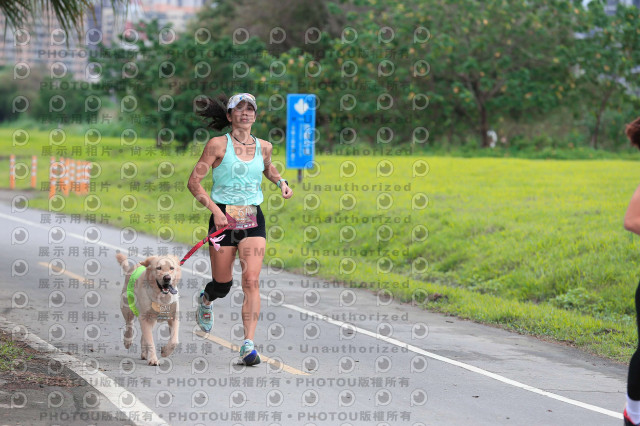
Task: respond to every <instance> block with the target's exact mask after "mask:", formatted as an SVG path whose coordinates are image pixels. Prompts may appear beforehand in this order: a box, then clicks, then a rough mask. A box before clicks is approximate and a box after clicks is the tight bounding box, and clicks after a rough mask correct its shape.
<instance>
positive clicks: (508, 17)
mask: <svg viewBox="0 0 640 426" xmlns="http://www.w3.org/2000/svg"><path fill="white" fill-rule="evenodd" d="M423 7H424V13H426V14H427V15H428V18H429V19H428V25H427V26H428V27H429V29H430V31H431V33H432V34H433V41H432V43H431V44H430V47H431V48H430V51H429V53H428V55H427V57H428V60H429V63H430V64H431V67H432V73H433V74H434V77H433V78H434V80H436V81H437V82H438V83H439V85H438V87H439V88H440V89H441V90H447V91H448V92H449V94H450V95H449V97H448V98H449V99H448V100H450V101H451V103H453V104H457V105H458V106H459V107H458V111H459V112H460V113H461V114H463V115H464V116H466V117H467V120H468V121H469V122H472V123H475V125H474V127H475V131H476V132H477V133H478V135H479V137H480V140H481V146H482V147H488V146H489V138H488V135H487V132H488V131H489V130H490V128H491V125H492V123H494V122H495V120H496V119H497V118H498V117H500V116H505V115H514V114H515V115H522V114H528V113H529V112H532V113H534V114H539V113H544V112H548V111H550V110H551V109H552V108H554V107H555V106H557V105H558V104H559V102H560V100H561V99H562V96H563V95H562V92H563V90H565V89H566V86H567V84H568V82H569V80H570V74H569V64H568V63H566V62H563V58H564V57H565V55H563V54H562V53H563V49H565V47H564V46H567V45H571V43H572V38H573V33H572V25H571V23H572V22H573V20H574V19H575V16H576V14H577V13H579V9H576V8H573V7H572V6H571V4H570V3H569V2H568V1H566V0H531V1H525V0H517V1H507V0H486V1H477V0H457V1H447V2H429V4H428V7H427V5H425V6H423Z"/></svg>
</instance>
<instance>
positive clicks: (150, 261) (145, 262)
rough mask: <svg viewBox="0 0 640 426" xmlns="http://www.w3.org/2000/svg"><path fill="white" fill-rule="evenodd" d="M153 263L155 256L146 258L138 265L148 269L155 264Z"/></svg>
mask: <svg viewBox="0 0 640 426" xmlns="http://www.w3.org/2000/svg"><path fill="white" fill-rule="evenodd" d="M155 262H156V257H155V256H151V257H147V258H146V259H145V260H143V261H142V262H140V264H141V265H142V266H144V267H146V268H148V267H149V266H151V265H153V264H155Z"/></svg>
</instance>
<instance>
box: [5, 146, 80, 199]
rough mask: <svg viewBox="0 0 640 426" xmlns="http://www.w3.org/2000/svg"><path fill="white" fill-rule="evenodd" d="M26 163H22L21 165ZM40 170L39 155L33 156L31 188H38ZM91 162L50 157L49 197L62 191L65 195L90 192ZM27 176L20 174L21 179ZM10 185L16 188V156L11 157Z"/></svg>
mask: <svg viewBox="0 0 640 426" xmlns="http://www.w3.org/2000/svg"><path fill="white" fill-rule="evenodd" d="M23 165H24V164H22V163H20V166H23ZM37 171H38V157H37V156H36V155H33V156H31V180H30V186H31V188H36V185H37V180H38V176H37ZM90 173H91V162H89V161H80V160H73V159H71V158H64V157H60V160H59V161H56V159H55V157H51V158H50V159H49V198H52V197H53V196H54V195H56V192H60V193H61V194H62V195H64V196H65V197H66V196H68V195H69V193H70V192H73V193H74V194H76V195H85V194H88V193H89V190H90V183H91V174H90ZM23 178H26V175H25V176H20V179H23ZM9 187H10V188H11V189H15V188H16V156H15V155H14V154H11V155H10V157H9Z"/></svg>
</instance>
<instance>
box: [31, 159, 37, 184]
mask: <svg viewBox="0 0 640 426" xmlns="http://www.w3.org/2000/svg"><path fill="white" fill-rule="evenodd" d="M37 170H38V157H36V156H35V155H32V156H31V188H35V187H36V171H37Z"/></svg>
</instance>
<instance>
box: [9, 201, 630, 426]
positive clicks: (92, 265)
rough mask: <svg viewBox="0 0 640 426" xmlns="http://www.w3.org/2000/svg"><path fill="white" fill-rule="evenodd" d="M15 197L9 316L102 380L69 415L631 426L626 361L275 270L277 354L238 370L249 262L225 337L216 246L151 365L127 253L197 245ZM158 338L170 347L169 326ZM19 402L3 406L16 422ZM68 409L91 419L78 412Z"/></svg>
mask: <svg viewBox="0 0 640 426" xmlns="http://www.w3.org/2000/svg"><path fill="white" fill-rule="evenodd" d="M4 198H5V202H2V203H0V219H1V221H2V223H3V226H2V227H0V241H1V242H2V243H1V244H2V253H3V256H1V257H0V270H2V271H3V273H2V283H1V286H0V317H1V319H0V326H3V327H4V328H5V329H7V327H8V328H9V329H11V330H13V332H14V334H15V335H16V336H22V337H25V336H27V337H28V338H30V339H31V340H32V343H33V342H36V343H37V342H39V343H40V344H42V345H44V342H48V344H50V345H53V346H55V347H56V348H58V349H60V350H61V352H60V353H58V354H57V355H56V354H52V356H57V357H58V359H59V360H60V362H63V363H64V364H65V365H67V366H68V368H70V369H73V371H75V372H76V373H77V374H79V375H80V376H81V377H83V378H84V379H85V380H87V381H88V382H89V383H90V384H91V385H92V386H93V387H94V388H95V389H93V388H91V392H93V393H91V395H90V396H91V398H93V399H92V400H91V403H85V404H82V403H79V404H75V405H73V407H75V408H72V409H71V408H70V410H82V411H84V412H87V413H90V412H97V411H100V412H111V413H119V414H120V415H121V417H122V418H126V417H128V418H130V419H131V421H130V422H128V424H162V423H165V422H166V423H168V424H172V425H181V424H185V425H187V424H188V425H197V424H237V425H259V424H265V425H293V424H296V425H298V424H299V425H307V424H308V425H348V424H349V425H371V424H380V425H383V424H389V425H420V424H424V425H471V424H472V425H502V424H504V425H569V424H572V425H573V424H576V425H577V424H579V425H598V426H602V425H620V424H621V423H622V420H621V419H622V415H621V412H622V409H623V407H624V398H625V396H624V395H625V393H624V391H625V387H626V367H625V366H623V365H619V364H615V363H612V362H609V361H606V360H603V359H600V358H595V357H592V356H589V355H586V354H584V353H582V352H580V351H577V350H575V349H573V348H570V347H566V346H562V345H558V344H552V343H547V342H542V341H540V340H538V339H535V338H530V337H526V336H521V335H518V334H514V333H510V332H507V331H504V330H500V329H496V328H493V327H486V326H481V325H478V324H475V323H471V322H468V321H463V320H458V319H455V318H452V317H447V316H444V315H440V314H435V313H430V312H426V311H423V310H421V309H419V308H417V307H413V306H411V305H408V304H401V303H398V302H396V301H394V300H393V299H392V298H390V297H389V295H388V294H385V293H383V294H379V295H376V294H374V293H372V292H370V291H367V290H361V289H355V288H354V289H351V288H344V287H342V286H339V285H336V284H333V283H330V282H325V281H323V280H320V279H317V278H315V277H312V276H311V277H307V276H300V275H293V274H289V273H286V272H283V271H280V270H278V269H277V268H275V267H269V266H267V265H265V267H264V268H263V271H262V274H261V295H262V319H261V321H260V322H259V324H258V329H257V333H256V339H255V341H256V344H257V345H258V347H259V348H261V353H262V355H263V356H264V357H266V358H267V360H265V362H263V363H262V364H260V365H258V366H255V367H244V366H240V365H237V362H238V357H237V347H236V345H238V344H240V342H241V338H242V326H241V320H240V318H239V313H240V305H241V303H242V292H241V290H240V288H239V272H240V269H239V265H238V267H237V268H236V269H235V275H234V281H235V282H234V287H233V288H232V290H231V293H230V295H229V296H228V297H227V298H226V299H223V300H218V301H216V302H215V310H214V313H215V321H216V322H215V326H214V330H213V332H212V334H211V335H209V336H205V335H202V333H199V332H198V329H197V326H196V324H195V321H194V307H195V303H194V300H195V297H196V296H197V294H198V292H199V291H200V289H201V288H202V286H203V285H204V283H206V282H207V281H208V280H209V276H210V269H209V261H208V253H207V252H206V250H205V249H201V250H200V251H199V252H198V253H196V254H195V255H194V257H192V258H191V259H190V260H189V261H188V262H187V263H186V264H185V266H184V267H183V279H182V283H181V285H180V287H179V294H180V303H181V305H180V310H181V319H182V321H181V324H180V346H179V348H178V350H177V351H176V352H175V353H174V354H173V355H171V356H170V357H168V358H161V363H160V365H159V366H157V367H152V366H148V365H146V362H145V361H142V360H140V359H139V354H140V351H139V337H138V336H139V334H138V335H137V336H136V339H135V340H134V343H136V344H134V346H133V347H132V348H130V350H126V349H125V348H124V347H123V344H122V331H123V325H124V321H123V320H122V318H121V314H120V309H119V296H120V292H121V290H122V286H123V278H124V277H123V274H122V272H121V269H120V266H119V265H118V264H117V262H116V260H115V252H116V250H117V249H119V250H121V251H123V252H125V253H127V252H129V251H130V250H131V249H135V250H137V251H138V253H140V256H138V257H135V256H133V258H134V259H136V260H141V259H142V258H143V257H142V253H147V252H148V253H151V254H158V251H159V250H162V249H164V250H167V251H168V252H169V253H173V252H174V250H177V251H178V253H179V254H180V255H182V254H183V253H185V252H186V250H187V249H188V248H189V247H186V246H184V245H180V244H175V243H166V242H160V241H159V239H158V238H157V237H155V236H149V235H140V234H136V233H135V232H133V231H131V230H127V229H124V230H123V229H117V228H115V227H112V226H108V225H101V224H98V223H89V222H87V221H86V220H85V218H84V217H70V216H65V215H61V214H56V213H48V212H43V211H36V210H32V209H30V208H28V207H26V206H25V203H24V202H21V201H20V199H13V197H12V196H9V197H7V196H6V193H5V197H4ZM27 204H28V203H27ZM98 217H99V216H98ZM396 285H399V286H401V285H403V283H396ZM138 331H139V327H138ZM154 336H155V341H156V344H157V345H162V344H163V343H164V342H166V341H167V339H168V328H167V327H166V326H164V325H163V326H160V327H158V328H157V329H156V330H155V334H154ZM84 398H85V400H86V398H87V397H86V396H85V397H84ZM96 398H97V399H98V400H99V402H95V399H96ZM49 405H51V404H49ZM58 407H60V405H58ZM78 407H80V408H78ZM50 408H51V407H50V406H46V405H44V404H43V406H42V408H41V409H40V413H39V419H38V422H39V423H38V424H55V423H56V422H58V423H60V421H61V420H64V419H63V418H61V417H60V416H59V411H58V412H57V414H55V415H50V414H49V413H50V411H51V410H50ZM17 410H19V408H12V409H9V410H3V412H4V413H6V414H4V415H3V418H2V420H4V421H9V422H11V419H12V416H18V414H19V413H18V411H17ZM67 419H68V420H70V421H66V422H64V423H65V424H74V422H73V421H71V420H76V421H78V422H80V421H81V420H80V417H77V416H76V417H74V415H73V413H72V412H70V413H69V415H68V417H67ZM88 423H91V424H100V421H95V420H92V421H91V422H88ZM123 423H127V422H124V421H123Z"/></svg>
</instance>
